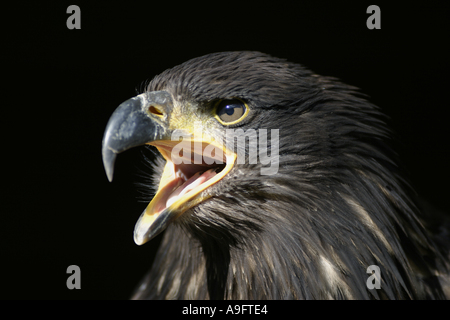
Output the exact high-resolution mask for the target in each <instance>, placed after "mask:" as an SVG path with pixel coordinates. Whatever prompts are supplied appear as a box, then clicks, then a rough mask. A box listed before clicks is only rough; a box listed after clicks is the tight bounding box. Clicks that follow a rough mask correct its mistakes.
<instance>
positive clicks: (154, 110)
mask: <svg viewBox="0 0 450 320" xmlns="http://www.w3.org/2000/svg"><path fill="white" fill-rule="evenodd" d="M148 112H149V113H152V114H154V115H157V116H158V117H163V116H164V113H163V112H162V111H161V110H160V109H158V108H157V107H155V106H150V107H148Z"/></svg>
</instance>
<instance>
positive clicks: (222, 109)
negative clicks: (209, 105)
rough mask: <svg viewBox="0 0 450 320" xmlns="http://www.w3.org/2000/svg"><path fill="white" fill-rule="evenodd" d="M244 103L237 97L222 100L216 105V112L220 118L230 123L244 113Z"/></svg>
mask: <svg viewBox="0 0 450 320" xmlns="http://www.w3.org/2000/svg"><path fill="white" fill-rule="evenodd" d="M245 110H246V107H245V104H244V103H243V102H242V101H240V100H237V99H233V100H222V101H221V102H220V103H219V105H218V106H217V109H216V112H217V115H218V116H219V118H220V120H222V121H223V122H225V123H230V122H234V121H237V120H239V119H240V118H241V117H242V116H243V115H244V114H245Z"/></svg>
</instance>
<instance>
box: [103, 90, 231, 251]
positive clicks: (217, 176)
mask: <svg viewBox="0 0 450 320" xmlns="http://www.w3.org/2000/svg"><path fill="white" fill-rule="evenodd" d="M172 109H173V101H172V97H171V95H170V94H169V93H168V92H166V91H154V92H147V93H143V94H141V95H138V96H136V97H134V98H132V99H130V100H127V101H125V102H124V103H122V104H121V105H120V106H119V107H118V108H117V109H116V110H115V111H114V113H113V114H112V116H111V118H110V119H109V121H108V124H107V126H106V130H105V133H104V137H103V142H102V157H103V164H104V167H105V171H106V175H107V177H108V179H109V181H112V179H113V174H114V163H115V159H116V157H117V154H118V153H120V152H123V151H125V150H128V149H130V148H133V147H136V146H141V145H145V144H149V145H153V146H155V147H156V148H157V149H158V151H159V152H160V153H161V155H162V156H163V157H164V159H165V160H166V165H165V167H164V171H163V174H162V177H161V181H160V183H159V187H158V191H157V193H156V195H155V197H154V198H153V200H152V201H151V202H150V203H149V205H148V206H147V208H146V209H145V210H144V212H143V213H142V214H141V216H140V218H139V220H138V221H137V223H136V226H135V230H134V241H135V242H136V243H137V244H138V245H142V244H144V243H146V242H147V241H149V240H150V239H152V238H153V237H155V236H156V235H157V234H159V233H160V232H162V231H163V230H164V229H165V228H166V227H167V226H168V225H169V224H170V223H171V222H172V221H174V220H175V219H177V218H178V217H179V216H180V215H181V214H183V213H184V212H185V211H187V210H188V209H190V208H192V207H193V206H195V205H197V204H198V203H200V202H202V201H204V200H206V199H207V198H209V197H210V196H211V195H209V194H207V193H206V194H204V193H203V191H204V190H206V189H207V188H209V187H210V186H211V185H213V184H215V183H217V182H218V181H220V180H221V179H222V178H223V177H224V176H225V175H226V174H227V173H228V172H229V171H230V170H231V169H232V167H233V166H234V163H235V160H236V154H235V153H234V152H230V151H228V150H227V149H226V148H225V147H224V146H223V145H221V144H219V143H217V142H216V141H215V140H214V139H212V138H209V137H208V135H205V134H204V133H201V134H200V135H198V134H197V133H196V132H195V130H194V129H193V127H191V126H188V127H187V128H186V127H185V128H177V129H182V130H185V131H187V132H189V133H190V137H191V138H189V139H183V141H181V142H180V141H179V140H178V139H172V133H173V131H174V130H171V129H169V128H171V127H174V126H173V125H171V123H173V122H172V120H171V113H172ZM176 123H179V122H176ZM198 137H201V138H198ZM180 150H183V152H180ZM186 151H187V152H186ZM199 156H200V157H199ZM193 159H196V160H198V159H201V160H200V161H194V160H193Z"/></svg>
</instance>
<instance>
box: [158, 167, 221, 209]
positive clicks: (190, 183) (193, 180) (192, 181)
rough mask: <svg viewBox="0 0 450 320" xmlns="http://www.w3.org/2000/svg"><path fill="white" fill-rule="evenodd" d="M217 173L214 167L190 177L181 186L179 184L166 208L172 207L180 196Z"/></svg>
mask: <svg viewBox="0 0 450 320" xmlns="http://www.w3.org/2000/svg"><path fill="white" fill-rule="evenodd" d="M215 175H216V172H215V171H214V169H210V170H208V171H206V172H204V173H203V174H202V175H200V172H197V173H196V174H194V175H193V176H192V177H190V178H189V179H188V180H187V181H186V182H184V183H183V184H182V185H181V186H179V187H178V188H177V189H176V190H175V191H174V192H173V193H172V194H171V195H170V196H169V198H168V199H167V202H166V208H168V207H170V206H171V205H172V204H173V203H174V202H175V201H177V200H178V199H179V198H180V197H182V196H183V195H185V194H186V193H187V192H189V191H191V190H192V189H194V188H195V187H197V186H199V185H201V184H202V183H203V182H205V181H207V180H209V179H211V178H212V177H214V176H215Z"/></svg>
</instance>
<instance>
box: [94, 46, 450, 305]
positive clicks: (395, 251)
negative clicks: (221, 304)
mask: <svg viewBox="0 0 450 320" xmlns="http://www.w3.org/2000/svg"><path fill="white" fill-rule="evenodd" d="M390 141H391V132H390V130H389V129H388V128H387V126H386V121H385V116H383V114H382V112H381V111H380V109H379V108H378V107H376V106H374V105H373V104H371V103H370V102H368V101H367V100H366V98H365V96H363V95H362V94H360V93H358V90H357V89H356V88H354V87H352V86H349V85H346V84H343V83H342V82H340V81H339V80H337V79H334V78H330V77H323V76H320V75H317V74H315V73H313V72H311V71H310V70H308V69H306V68H305V67H303V66H301V65H299V64H296V63H291V62H288V61H286V60H284V59H279V58H275V57H272V56H270V55H267V54H263V53H259V52H246V51H244V52H223V53H214V54H209V55H205V56H202V57H199V58H195V59H192V60H189V61H187V62H185V63H183V64H181V65H178V66H176V67H173V68H171V69H168V70H166V71H164V72H163V73H161V74H160V75H157V76H155V77H154V78H153V79H152V80H151V81H150V82H149V83H148V86H146V88H145V90H144V92H143V93H141V94H139V95H137V96H136V97H134V98H131V99H130V100H128V101H125V102H124V103H122V104H121V105H120V106H119V107H118V108H117V109H116V111H115V112H114V113H113V114H112V116H111V118H110V120H109V122H108V124H107V127H106V130H105V134H104V138H103V145H102V156H103V161H104V166H105V170H106V173H107V176H108V178H109V180H110V181H111V180H112V177H113V168H114V161H115V159H116V155H117V154H118V153H120V152H122V151H125V150H127V149H129V148H132V147H136V146H141V145H149V146H150V147H148V148H150V149H153V150H154V151H155V154H157V155H158V156H157V159H156V160H155V161H154V162H153V163H152V166H153V168H154V170H152V171H153V173H152V174H153V178H154V189H152V188H148V190H147V191H148V193H149V194H152V193H154V194H155V195H154V198H153V200H152V201H151V202H150V203H149V205H148V206H147V208H146V209H145V210H144V212H143V213H142V215H141V216H140V218H139V220H138V222H137V224H136V227H135V231H134V240H135V242H136V243H137V244H139V245H141V244H144V243H145V242H147V241H149V240H151V239H152V238H153V237H155V236H156V235H157V234H159V233H161V232H162V231H164V235H163V240H162V242H161V244H160V247H159V249H158V252H157V256H156V258H155V261H154V263H153V265H152V267H151V269H150V271H149V273H148V274H147V275H146V276H145V277H144V279H143V280H142V282H141V284H140V285H139V286H138V287H137V289H136V291H135V293H134V295H133V298H134V299H446V298H448V297H450V290H449V288H450V282H449V260H450V259H449V258H450V256H449V248H450V245H449V244H450V234H449V230H450V224H449V222H448V220H445V218H446V216H445V215H441V214H440V213H438V212H435V211H433V210H429V209H427V208H425V207H423V205H422V204H421V202H419V200H418V199H417V197H416V195H415V192H414V191H413V189H412V187H411V186H410V185H409V183H408V182H407V179H406V178H405V175H404V174H403V173H402V170H401V167H399V165H398V160H397V159H396V154H395V153H394V151H393V150H392V148H391V147H390V145H391V143H390Z"/></svg>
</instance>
